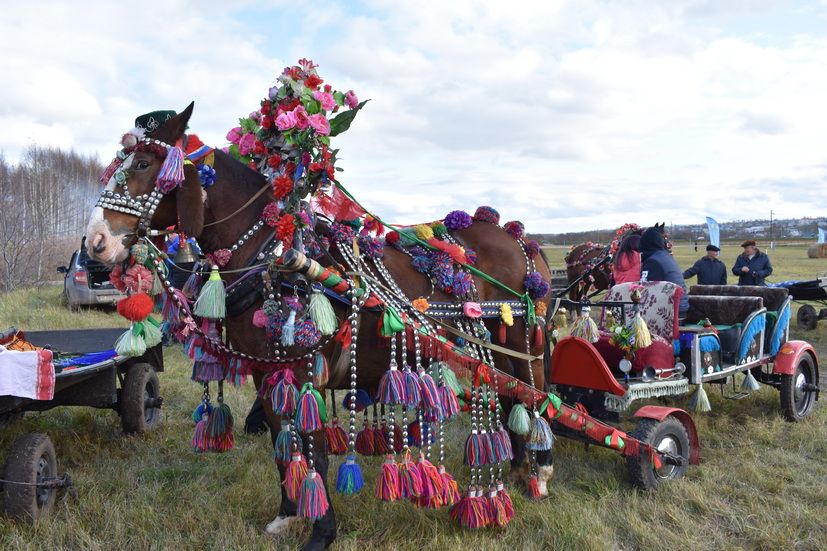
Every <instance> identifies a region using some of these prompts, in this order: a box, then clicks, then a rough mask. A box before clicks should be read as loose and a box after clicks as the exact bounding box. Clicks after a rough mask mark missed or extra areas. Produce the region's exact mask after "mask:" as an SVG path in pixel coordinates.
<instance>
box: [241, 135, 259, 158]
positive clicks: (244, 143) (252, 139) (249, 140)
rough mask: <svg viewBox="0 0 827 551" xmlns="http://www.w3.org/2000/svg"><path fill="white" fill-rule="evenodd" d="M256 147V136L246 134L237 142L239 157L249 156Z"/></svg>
mask: <svg viewBox="0 0 827 551" xmlns="http://www.w3.org/2000/svg"><path fill="white" fill-rule="evenodd" d="M255 146H256V135H255V134H253V133H252V132H247V133H246V134H244V135H243V136H241V139H240V140H238V152H239V153H240V154H241V155H249V154H250V153H251V152H252V151H253V148H254V147H255Z"/></svg>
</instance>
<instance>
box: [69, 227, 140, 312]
mask: <svg viewBox="0 0 827 551" xmlns="http://www.w3.org/2000/svg"><path fill="white" fill-rule="evenodd" d="M57 271H58V272H60V273H62V274H64V278H63V296H64V300H65V302H66V305H67V307H68V308H69V309H70V310H76V309H77V308H79V307H80V306H97V305H114V304H115V303H116V302H118V301H119V300H121V299H122V298H124V297H125V296H126V295H125V294H123V293H121V292H120V291H118V290H117V289H115V286H114V285H112V283H111V282H110V281H109V273H110V272H111V271H112V270H111V268H109V267H107V266H104V265H103V264H101V263H100V262H97V261H95V260H90V259H89V255H87V254H86V246H85V245H84V243H83V242H81V246H80V249H78V250H76V251H75V252H74V254H73V255H72V259H71V260H70V261H69V266H68V267H67V266H60V267H58V269H57Z"/></svg>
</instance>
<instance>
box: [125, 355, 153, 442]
mask: <svg viewBox="0 0 827 551" xmlns="http://www.w3.org/2000/svg"><path fill="white" fill-rule="evenodd" d="M118 406H119V410H118V411H120V414H121V425H122V426H123V431H124V432H125V433H127V434H142V433H144V432H146V431H147V430H150V429H152V428H153V427H154V426H155V425H157V424H158V420H159V419H160V416H161V411H160V409H161V385H160V384H159V383H158V375H156V374H155V370H154V369H153V368H152V366H151V365H149V364H146V363H138V364H133V365H130V366H129V368H128V369H127V371H126V379H125V380H124V382H123V389H122V390H121V397H120V402H119V404H118Z"/></svg>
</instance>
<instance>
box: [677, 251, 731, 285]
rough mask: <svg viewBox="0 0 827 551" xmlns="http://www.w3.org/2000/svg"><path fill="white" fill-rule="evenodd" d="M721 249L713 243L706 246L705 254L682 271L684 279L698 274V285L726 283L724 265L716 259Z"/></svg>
mask: <svg viewBox="0 0 827 551" xmlns="http://www.w3.org/2000/svg"><path fill="white" fill-rule="evenodd" d="M719 252H721V249H719V248H718V247H716V246H715V245H712V244H709V245H707V246H706V256H705V257H703V258H701V259H699V260H698V261H697V262H695V264H694V265H693V266H692V267H691V268H689V269H688V270H686V271H685V272H684V273H683V278H684V279H689V278H690V277H692V276H694V275H697V276H698V285H726V266H724V263H723V262H721V261H720V260H718V253H719Z"/></svg>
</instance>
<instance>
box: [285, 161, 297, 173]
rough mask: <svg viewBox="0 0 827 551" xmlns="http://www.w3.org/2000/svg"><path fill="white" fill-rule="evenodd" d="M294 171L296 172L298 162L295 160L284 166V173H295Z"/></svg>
mask: <svg viewBox="0 0 827 551" xmlns="http://www.w3.org/2000/svg"><path fill="white" fill-rule="evenodd" d="M294 172H296V163H294V162H293V161H289V162H288V163H287V164H286V165H285V166H284V173H285V174H293V173H294Z"/></svg>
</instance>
